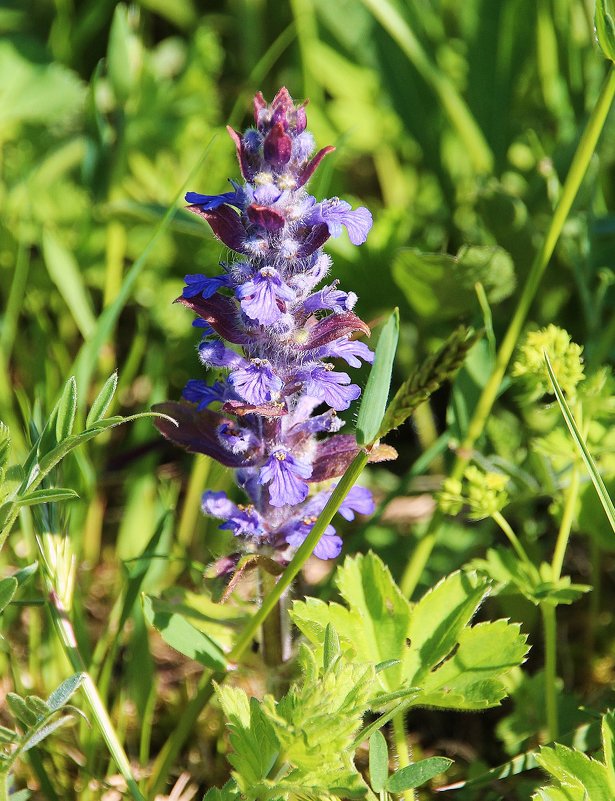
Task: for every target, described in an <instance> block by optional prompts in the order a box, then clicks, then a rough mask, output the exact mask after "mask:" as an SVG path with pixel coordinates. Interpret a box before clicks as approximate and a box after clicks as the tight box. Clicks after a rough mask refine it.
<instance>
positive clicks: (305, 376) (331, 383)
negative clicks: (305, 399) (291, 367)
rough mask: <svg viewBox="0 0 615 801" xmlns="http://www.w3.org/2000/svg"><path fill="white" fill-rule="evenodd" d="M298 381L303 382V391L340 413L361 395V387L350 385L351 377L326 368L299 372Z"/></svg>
mask: <svg viewBox="0 0 615 801" xmlns="http://www.w3.org/2000/svg"><path fill="white" fill-rule="evenodd" d="M297 379H298V380H299V381H302V382H303V391H304V392H305V393H306V394H307V395H311V396H312V397H314V398H320V399H321V400H323V401H324V402H325V403H327V404H328V405H329V406H331V407H332V408H333V409H336V410H337V411H338V412H341V411H343V410H344V409H347V408H348V407H349V406H350V404H351V403H352V401H353V400H356V399H357V398H358V397H359V395H360V394H361V387H359V386H357V384H351V383H350V376H348V375H346V373H338V372H335V371H334V370H329V369H327V368H326V367H320V366H318V367H314V368H313V369H311V370H309V371H307V370H304V371H299V373H297Z"/></svg>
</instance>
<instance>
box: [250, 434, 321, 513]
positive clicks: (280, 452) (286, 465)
mask: <svg viewBox="0 0 615 801" xmlns="http://www.w3.org/2000/svg"><path fill="white" fill-rule="evenodd" d="M311 475H312V468H311V467H310V465H307V464H303V462H298V461H297V460H296V459H295V458H294V457H293V456H292V454H291V453H290V451H288V450H287V449H286V448H276V449H275V450H274V451H273V452H272V453H271V455H270V456H269V459H268V460H267V463H266V464H265V466H264V467H262V468H261V471H260V475H259V479H258V480H259V483H260V484H269V500H270V502H271V505H272V506H286V505H287V504H289V505H294V504H297V503H301V502H302V501H304V500H305V499H306V497H307V494H308V485H307V484H306V483H305V481H304V480H303V479H306V478H309V477H310V476H311Z"/></svg>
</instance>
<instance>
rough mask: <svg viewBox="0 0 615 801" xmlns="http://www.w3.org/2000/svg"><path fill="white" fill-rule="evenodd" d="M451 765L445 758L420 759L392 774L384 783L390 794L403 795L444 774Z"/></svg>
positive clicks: (450, 761)
mask: <svg viewBox="0 0 615 801" xmlns="http://www.w3.org/2000/svg"><path fill="white" fill-rule="evenodd" d="M452 764H453V760H452V759H447V758H446V757H429V759H421V761H420V762H415V763H414V764H413V765H407V766H406V767H405V768H401V769H400V770H398V771H397V772H396V773H394V774H393V775H392V776H391V777H389V780H388V781H387V783H386V789H387V790H388V791H389V792H390V793H403V791H404V790H414V789H415V788H416V787H420V786H421V785H423V784H425V783H426V782H428V781H429V780H430V779H433V777H434V776H437V775H438V774H439V773H444V772H445V771H446V770H448V769H449V767H450V766H451V765H452Z"/></svg>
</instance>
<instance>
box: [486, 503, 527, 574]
mask: <svg viewBox="0 0 615 801" xmlns="http://www.w3.org/2000/svg"><path fill="white" fill-rule="evenodd" d="M492 518H493V520H494V522H495V523H497V524H498V526H499V527H500V528H501V529H502V531H503V532H504V534H506V536H507V537H508V541H509V542H510V544H511V545H512V547H513V548H514V549H515V552H516V554H517V556H518V557H519V559H521V561H522V562H523V563H524V564H525V566H526V567H528V568H529V570H530V571H531V572H532V573H535V572H536V568H535V567H534V563H533V562H532V560H531V559H530V557H529V556H528V555H527V552H526V550H525V548H524V547H523V545H521V543H520V542H519V538H518V537H517V535H516V534H515V532H514V531H513V530H512V528H511V526H510V523H509V522H508V520H506V518H505V517H504V515H502V513H501V512H495V514H493V515H492Z"/></svg>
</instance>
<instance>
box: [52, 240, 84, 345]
mask: <svg viewBox="0 0 615 801" xmlns="http://www.w3.org/2000/svg"><path fill="white" fill-rule="evenodd" d="M43 255H44V257H45V264H46V266H47V272H48V273H49V277H50V278H51V280H52V281H53V283H54V284H55V285H56V288H57V290H58V292H59V293H60V295H61V296H62V297H63V298H64V301H65V302H66V305H67V306H68V308H69V310H70V313H71V314H72V316H73V318H74V320H75V323H76V324H77V327H78V328H79V330H80V331H81V334H82V336H83V338H84V339H87V338H88V337H89V336H90V335H91V334H92V332H93V331H94V329H95V328H96V318H95V317H94V312H93V311H92V303H91V301H90V296H89V294H88V291H87V289H86V286H85V283H84V281H83V277H82V275H81V271H80V270H79V265H78V264H77V261H76V260H75V257H74V256H73V254H72V253H71V252H70V251H69V250H67V249H66V248H65V247H64V245H63V244H62V243H61V242H60V241H59V240H58V239H56V238H55V236H54V235H53V234H52V233H51V232H50V231H45V232H44V234H43Z"/></svg>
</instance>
